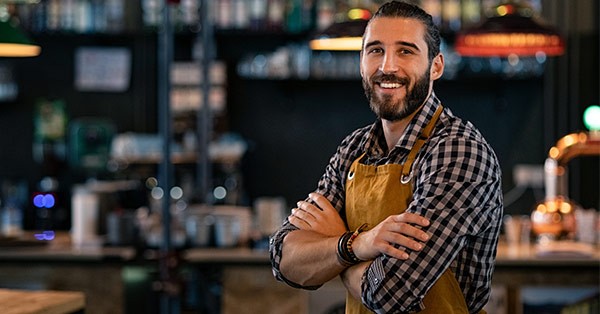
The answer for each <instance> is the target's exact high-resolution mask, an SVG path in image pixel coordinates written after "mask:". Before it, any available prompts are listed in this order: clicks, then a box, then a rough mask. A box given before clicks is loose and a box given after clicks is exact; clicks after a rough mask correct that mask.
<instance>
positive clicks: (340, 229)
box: [288, 193, 346, 237]
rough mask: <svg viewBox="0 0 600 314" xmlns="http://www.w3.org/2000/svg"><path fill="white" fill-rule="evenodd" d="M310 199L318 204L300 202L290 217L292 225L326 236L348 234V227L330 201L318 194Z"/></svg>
mask: <svg viewBox="0 0 600 314" xmlns="http://www.w3.org/2000/svg"><path fill="white" fill-rule="evenodd" d="M308 197H309V198H310V199H311V200H312V201H313V202H314V203H315V204H316V205H315V204H312V203H310V202H306V201H299V202H298V203H297V205H298V207H297V208H293V209H292V214H291V215H290V216H289V217H288V219H289V221H290V223H292V224H293V225H294V226H296V227H298V228H299V229H302V230H312V231H315V232H318V233H320V234H323V235H325V236H331V237H332V236H339V235H341V234H343V233H344V232H346V225H345V224H344V221H343V220H342V218H341V217H340V214H339V213H338V212H337V210H336V209H335V208H334V207H333V206H332V205H331V203H330V202H329V200H328V199H327V198H326V197H325V196H323V195H321V194H318V193H310V194H309V195H308Z"/></svg>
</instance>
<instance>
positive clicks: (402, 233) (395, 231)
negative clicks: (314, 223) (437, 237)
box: [352, 213, 429, 260]
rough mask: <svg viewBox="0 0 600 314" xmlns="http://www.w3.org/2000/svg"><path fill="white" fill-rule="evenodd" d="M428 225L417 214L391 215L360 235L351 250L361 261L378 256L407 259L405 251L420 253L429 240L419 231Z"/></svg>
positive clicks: (427, 221)
mask: <svg viewBox="0 0 600 314" xmlns="http://www.w3.org/2000/svg"><path fill="white" fill-rule="evenodd" d="M428 225H429V220H427V219H425V218H423V217H422V216H419V215H417V214H411V213H402V214H399V215H391V216H389V217H387V218H386V219H384V220H383V221H382V222H380V223H379V224H378V225H377V226H375V227H374V228H373V229H371V230H369V231H365V232H362V233H360V234H359V235H358V237H356V239H354V242H353V244H352V249H353V251H354V254H356V257H358V258H360V259H362V260H371V259H374V258H375V257H377V256H379V255H380V254H385V255H388V256H391V257H395V258H398V259H407V258H408V256H409V255H408V252H406V249H410V250H413V251H420V250H421V249H422V248H423V246H424V245H423V244H424V243H425V241H427V240H429V235H427V234H426V233H425V232H424V231H423V230H421V229H420V227H425V226H428ZM398 245H399V247H395V246H398Z"/></svg>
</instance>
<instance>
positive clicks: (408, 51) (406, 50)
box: [398, 48, 413, 55]
mask: <svg viewBox="0 0 600 314" xmlns="http://www.w3.org/2000/svg"><path fill="white" fill-rule="evenodd" d="M398 52H399V53H400V54H402V55H410V54H413V52H412V50H410V49H405V48H402V49H400V50H399V51H398Z"/></svg>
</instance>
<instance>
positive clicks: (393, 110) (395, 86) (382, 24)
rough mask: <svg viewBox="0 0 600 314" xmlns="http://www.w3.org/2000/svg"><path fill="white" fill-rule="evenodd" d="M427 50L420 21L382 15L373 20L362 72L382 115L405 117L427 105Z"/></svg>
mask: <svg viewBox="0 0 600 314" xmlns="http://www.w3.org/2000/svg"><path fill="white" fill-rule="evenodd" d="M427 53H428V48H427V43H426V42H425V26H424V25H423V23H421V22H420V21H418V20H416V19H411V18H388V17H379V18H375V19H373V20H372V21H371V22H370V23H369V26H368V27H367V29H366V30H365V35H364V46H363V50H362V52H361V63H360V71H361V76H362V84H363V87H364V89H365V94H366V96H367V99H369V103H370V106H371V109H372V110H373V112H375V114H377V116H378V117H380V118H382V119H385V120H389V121H397V120H401V119H403V118H405V117H407V116H409V115H410V114H411V113H413V112H414V111H415V110H417V109H418V108H419V107H420V106H421V105H422V104H423V102H424V101H425V99H426V98H427V96H428V95H429V92H430V89H431V80H430V78H431V73H430V72H431V69H432V67H430V66H429V59H428V55H427ZM436 78H437V76H436Z"/></svg>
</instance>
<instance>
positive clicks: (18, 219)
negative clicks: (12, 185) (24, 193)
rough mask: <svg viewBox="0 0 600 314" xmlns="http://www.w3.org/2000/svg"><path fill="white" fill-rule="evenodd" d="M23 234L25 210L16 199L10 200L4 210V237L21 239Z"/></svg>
mask: <svg viewBox="0 0 600 314" xmlns="http://www.w3.org/2000/svg"><path fill="white" fill-rule="evenodd" d="M22 233H23V210H22V209H21V208H20V206H19V205H18V203H17V201H16V200H15V199H12V198H9V199H8V200H7V201H6V204H5V205H4V208H3V209H2V235H3V236H5V237H19V236H21V234H22Z"/></svg>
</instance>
